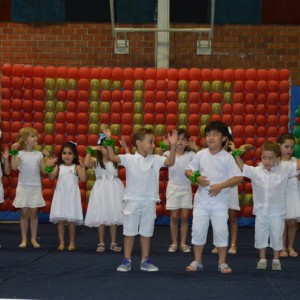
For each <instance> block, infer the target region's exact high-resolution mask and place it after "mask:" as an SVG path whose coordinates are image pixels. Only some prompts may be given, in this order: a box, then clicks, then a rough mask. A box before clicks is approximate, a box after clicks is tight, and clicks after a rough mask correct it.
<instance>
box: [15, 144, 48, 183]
mask: <svg viewBox="0 0 300 300" xmlns="http://www.w3.org/2000/svg"><path fill="white" fill-rule="evenodd" d="M18 156H19V158H20V165H19V180H18V185H20V186H27V185H34V186H41V173H40V163H41V160H42V159H43V154H42V152H40V151H24V150H22V151H19V154H18Z"/></svg>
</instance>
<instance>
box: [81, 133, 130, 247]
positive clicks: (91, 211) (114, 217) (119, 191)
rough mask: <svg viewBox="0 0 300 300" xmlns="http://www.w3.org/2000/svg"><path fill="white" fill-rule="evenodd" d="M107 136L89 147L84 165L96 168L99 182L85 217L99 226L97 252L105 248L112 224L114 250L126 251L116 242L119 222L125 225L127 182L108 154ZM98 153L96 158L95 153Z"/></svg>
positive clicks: (93, 224)
mask: <svg viewBox="0 0 300 300" xmlns="http://www.w3.org/2000/svg"><path fill="white" fill-rule="evenodd" d="M105 139H106V137H105V135H104V134H102V133H101V134H100V138H99V141H98V145H97V146H95V147H88V148H87V155H86V157H85V160H84V165H85V166H86V167H87V168H94V171H95V175H96V181H95V183H94V186H93V188H92V192H91V195H90V198H89V204H88V208H87V213H86V217H85V225H86V226H89V227H98V237H99V244H98V247H97V249H96V251H97V252H104V251H105V243H104V234H105V226H110V239H111V244H110V250H112V251H114V252H120V251H122V248H121V247H118V245H117V243H116V235H117V225H123V211H122V202H123V197H124V185H123V183H122V181H121V180H120V179H119V178H118V167H117V165H116V164H114V163H112V162H111V161H110V160H109V158H108V154H107V148H106V147H105V146H103V142H104V141H105ZM93 151H94V152H96V158H93V157H91V154H92V153H93Z"/></svg>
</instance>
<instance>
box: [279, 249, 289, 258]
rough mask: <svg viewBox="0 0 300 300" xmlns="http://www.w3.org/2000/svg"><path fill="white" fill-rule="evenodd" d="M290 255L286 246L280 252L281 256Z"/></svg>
mask: <svg viewBox="0 0 300 300" xmlns="http://www.w3.org/2000/svg"><path fill="white" fill-rule="evenodd" d="M288 256H289V255H288V253H287V251H286V249H285V248H283V249H282V250H281V251H280V253H279V257H288Z"/></svg>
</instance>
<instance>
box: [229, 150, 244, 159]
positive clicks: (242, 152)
mask: <svg viewBox="0 0 300 300" xmlns="http://www.w3.org/2000/svg"><path fill="white" fill-rule="evenodd" d="M243 154H244V150H241V149H236V150H233V151H232V152H231V155H232V156H233V157H236V156H241V155H243Z"/></svg>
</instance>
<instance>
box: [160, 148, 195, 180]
mask: <svg viewBox="0 0 300 300" xmlns="http://www.w3.org/2000/svg"><path fill="white" fill-rule="evenodd" d="M164 155H165V156H167V157H169V155H170V151H166V152H165V153H164ZM194 155H195V152H193V151H187V152H184V153H183V154H182V155H176V159H175V164H174V165H173V166H170V167H169V182H170V183H173V184H179V185H191V181H190V180H189V179H188V178H187V177H186V176H185V169H186V167H187V165H188V163H189V162H190V161H191V160H192V159H193V157H194Z"/></svg>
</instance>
